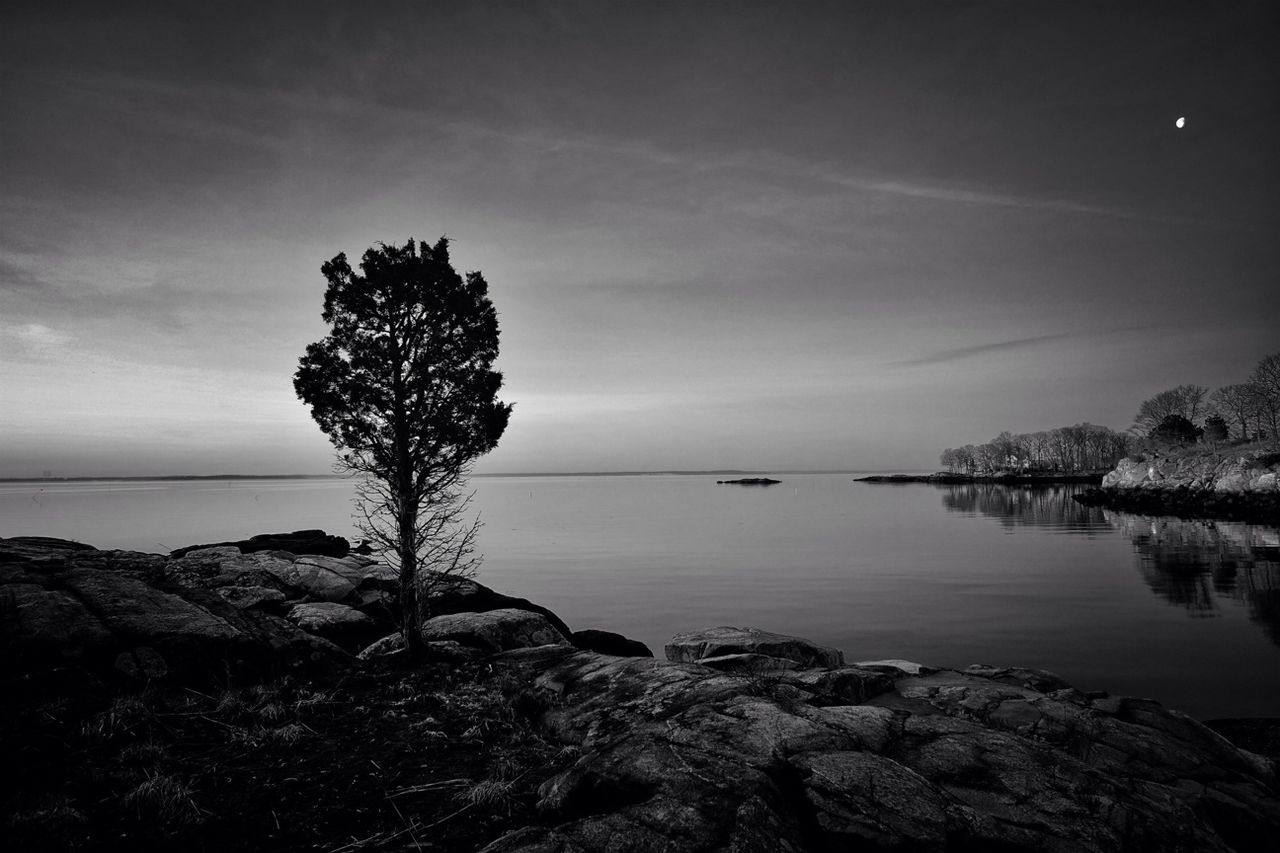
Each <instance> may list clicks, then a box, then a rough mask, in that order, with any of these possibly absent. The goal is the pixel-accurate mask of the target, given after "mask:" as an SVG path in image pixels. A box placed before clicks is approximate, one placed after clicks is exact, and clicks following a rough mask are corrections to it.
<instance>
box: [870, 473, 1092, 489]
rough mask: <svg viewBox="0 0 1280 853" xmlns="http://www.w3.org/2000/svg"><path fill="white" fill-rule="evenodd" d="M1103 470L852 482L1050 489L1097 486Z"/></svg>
mask: <svg viewBox="0 0 1280 853" xmlns="http://www.w3.org/2000/svg"><path fill="white" fill-rule="evenodd" d="M1105 474H1106V472H1105V471H1078V472H1072V473H1060V472H1056V471H1027V472H1014V471H996V472H994V473H991V474H959V473H955V472H952V471H938V472H937V473H934V474H873V475H871V476H869V477H857V478H855V479H854V482H855V483H889V484H893V483H936V484H940V485H950V484H963V483H998V484H1001V485H1040V486H1053V485H1060V484H1068V483H1084V484H1089V485H1097V484H1099V483H1101V482H1102V478H1103V476H1104V475H1105Z"/></svg>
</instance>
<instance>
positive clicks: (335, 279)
mask: <svg viewBox="0 0 1280 853" xmlns="http://www.w3.org/2000/svg"><path fill="white" fill-rule="evenodd" d="M321 272H322V273H323V274H324V276H325V278H326V279H327V280H328V287H327V289H326V290H325V294H324V312H323V314H322V317H323V318H324V321H325V322H326V323H328V324H329V325H330V332H329V334H328V335H327V336H326V337H324V338H323V339H321V340H320V341H317V342H316V343H313V344H310V345H309V346H308V347H307V352H306V355H304V356H303V357H302V358H301V359H299V366H298V371H297V373H296V374H295V375H294V379H293V384H294V388H295V390H296V391H297V393H298V397H299V398H301V399H302V400H303V402H305V403H306V404H307V405H309V406H310V407H311V415H312V417H313V418H315V421H316V423H318V424H319V425H320V428H321V429H322V430H323V431H324V432H325V434H326V435H328V437H329V440H330V441H331V442H332V443H333V445H334V446H335V447H336V448H337V450H338V459H339V465H340V467H341V468H343V469H344V470H346V471H348V472H351V473H354V474H357V475H359V476H360V482H359V485H358V487H357V506H358V508H359V513H360V518H359V520H358V522H357V524H358V526H359V527H360V530H361V532H362V533H363V534H364V535H365V536H367V537H369V538H370V539H372V540H373V541H374V542H375V543H376V544H377V545H378V546H379V547H381V549H382V550H383V552H384V554H385V555H386V557H387V559H388V560H389V561H390V562H391V563H392V564H393V565H394V566H396V567H397V568H398V569H399V574H400V606H401V614H402V616H401V621H402V627H403V629H404V637H405V642H406V645H407V647H408V648H409V650H410V652H411V653H413V652H416V651H417V650H418V649H419V647H420V643H421V639H420V635H419V632H418V630H417V628H418V626H419V625H420V624H421V622H422V620H423V619H424V618H426V617H427V616H428V615H429V614H428V613H427V607H428V606H429V605H428V602H429V595H428V592H429V590H426V589H424V590H421V591H422V593H423V594H421V595H419V592H420V587H423V586H424V585H425V584H426V583H427V582H428V581H429V579H431V578H437V577H439V576H440V575H445V576H447V575H459V574H462V575H465V574H470V573H472V572H474V570H475V567H476V565H477V564H478V557H477V556H476V554H475V539H476V533H477V531H478V529H479V520H478V519H477V520H476V521H474V522H471V523H469V524H468V523H467V522H466V520H465V515H466V509H467V506H468V504H469V502H470V499H471V496H470V494H467V493H465V491H464V488H465V484H466V479H467V476H468V475H469V473H470V469H471V463H472V462H473V460H474V459H475V458H476V457H478V456H480V455H482V454H484V453H487V452H488V451H490V450H492V449H493V448H494V447H495V446H496V445H497V442H498V439H499V438H500V437H501V436H502V433H503V431H504V430H505V429H506V427H507V422H508V420H509V418H510V415H511V406H510V405H507V404H505V403H503V402H502V401H500V400H499V399H498V397H497V395H498V391H499V389H500V388H501V386H502V374H501V373H499V372H497V371H495V370H493V369H492V364H493V361H494V359H495V358H497V355H498V318H497V312H495V311H494V308H493V304H492V303H491V302H490V301H489V297H488V290H489V286H488V283H487V282H485V280H484V277H483V276H482V275H481V274H480V273H478V272H470V273H467V274H466V276H465V277H463V276H460V275H459V274H458V273H457V272H456V271H455V270H454V268H453V266H452V265H451V264H450V263H449V243H448V240H447V239H446V238H444V237H441V238H440V240H439V242H437V243H436V244H435V246H432V247H428V246H427V245H426V244H425V243H424V244H421V245H417V244H415V243H414V241H413V240H409V241H408V243H406V244H405V245H404V246H394V245H386V244H379V245H378V246H375V247H373V248H370V249H369V250H367V251H366V252H365V253H364V257H363V258H362V259H361V261H360V272H359V273H356V272H354V271H353V270H352V269H351V267H350V265H349V264H348V263H347V257H346V255H345V254H340V255H338V256H337V257H336V258H334V259H333V260H331V261H329V262H328V263H326V264H325V265H324V266H322V267H321Z"/></svg>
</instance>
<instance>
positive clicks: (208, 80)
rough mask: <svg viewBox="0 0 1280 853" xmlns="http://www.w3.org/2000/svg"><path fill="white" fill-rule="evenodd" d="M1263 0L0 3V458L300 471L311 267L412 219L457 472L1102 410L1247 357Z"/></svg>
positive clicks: (20, 472)
mask: <svg viewBox="0 0 1280 853" xmlns="http://www.w3.org/2000/svg"><path fill="white" fill-rule="evenodd" d="M1277 8H1278V7H1277V6H1276V5H1275V4H1274V3H1231V2H1214V3H1179V2H1172V3H1159V4H1153V3H1124V2H1120V3H1057V2H996V3H972V2H949V3H945V4H942V3H916V2H893V3H889V2H848V3H808V2H776V3H775V2H737V3H728V2H699V3H685V2H643V3H641V2H627V3H623V2H588V0H583V2H520V3H515V2H484V3H407V2H406V3H360V4H356V3H325V2H315V3H306V4H298V3H288V4H285V3H271V2H255V3H252V4H240V3H221V2H219V3H200V4H195V3H182V2H178V3H150V4H137V3H130V2H112V3H91V4H83V6H81V7H79V8H77V7H76V6H75V5H73V4H41V5H35V4H26V3H16V4H15V3H8V4H6V5H5V8H4V11H2V12H0V69H2V73H0V115H3V116H4V118H3V119H0V476H9V477H15V476H38V475H40V474H41V473H42V472H43V471H44V470H50V471H52V472H53V473H54V474H55V475H61V476H77V475H85V476H112V475H148V474H183V473H194V474H212V473H261V472H267V471H269V472H294V473H324V472H327V471H328V470H329V465H330V462H331V460H332V450H331V448H330V446H329V445H328V443H327V441H326V440H325V439H324V437H323V436H322V434H321V433H320V431H319V429H318V428H317V427H316V426H315V424H314V423H313V422H312V421H311V419H310V416H309V413H308V411H307V410H306V408H305V407H304V406H303V405H302V404H301V403H300V402H298V401H297V399H296V398H295V396H294V393H293V389H292V384H291V377H292V373H293V371H294V369H295V367H296V363H297V358H298V356H299V355H301V354H302V352H303V350H304V348H305V346H306V344H307V343H309V342H310V341H313V340H316V339H318V338H319V337H321V336H322V335H323V334H324V332H325V329H324V326H323V324H322V322H321V320H320V308H321V300H322V295H323V288H324V280H323V278H322V277H321V275H320V272H319V267H320V265H321V263H323V262H324V261H326V260H328V259H329V258H331V257H333V256H334V255H336V254H337V253H338V252H346V253H347V254H348V256H350V257H352V258H353V259H354V258H357V257H358V256H359V255H360V254H361V253H362V252H363V250H364V249H365V248H367V247H368V246H370V245H372V244H373V243H375V242H379V241H386V242H403V241H404V240H405V239H406V238H409V237H414V238H418V239H426V240H431V241H434V240H435V239H436V238H438V237H439V236H440V235H442V234H447V235H448V236H449V237H450V238H451V239H452V240H453V249H452V254H453V260H454V262H455V265H457V266H458V267H459V268H461V269H465V270H474V269H478V270H481V271H483V273H484V274H485V276H486V278H487V279H488V280H489V283H490V288H491V296H492V298H493V301H494V304H495V305H496V307H497V309H498V311H499V313H500V318H501V324H502V355H501V357H500V360H499V367H500V368H501V369H502V370H503V372H504V373H505V375H506V380H507V383H506V388H505V392H504V394H503V397H504V399H506V400H508V401H510V402H514V403H515V413H514V416H513V419H512V422H511V425H510V427H509V429H508V431H507V434H506V436H505V437H504V438H503V440H502V442H501V444H500V445H499V447H498V449H497V450H495V451H494V452H493V453H492V454H490V456H488V457H486V458H485V459H484V460H483V461H482V463H481V465H480V466H479V468H478V470H479V471H480V472H489V473H493V472H531V471H598V470H669V469H717V468H736V469H748V470H792V469H922V468H933V467H935V466H936V465H937V456H938V453H939V451H940V450H941V449H942V448H944V447H949V446H955V445H960V444H964V443H967V442H981V441H986V440H988V439H990V438H991V437H992V436H994V435H995V434H996V433H998V432H999V431H1001V430H1004V429H1009V430H1013V431H1015V432H1021V431H1032V430H1038V429H1046V428H1050V427H1054V426H1060V425H1065V424H1071V423H1077V422H1081V421H1089V422H1093V423H1099V424H1105V425H1108V426H1112V427H1115V428H1124V427H1126V426H1128V424H1129V423H1130V422H1131V420H1132V417H1133V414H1134V412H1135V411H1136V409H1137V406H1138V404H1139V403H1140V402H1141V401H1142V400H1143V399H1144V398H1145V397H1148V396H1150V395H1151V394H1153V393H1155V392H1157V391H1160V390H1162V389H1164V388H1167V387H1170V386H1172V385H1177V384H1180V383H1186V382H1193V383H1198V384H1202V385H1207V386H1211V387H1216V386H1219V385H1223V384H1228V383H1232V382H1238V381H1242V380H1244V379H1245V378H1246V377H1247V375H1248V373H1249V371H1250V370H1251V369H1252V367H1253V365H1254V364H1256V363H1257V362H1258V361H1259V360H1260V359H1261V358H1262V357H1263V356H1265V355H1267V354H1269V353H1272V352H1277V351H1280V275H1278V273H1277V270H1278V269H1280V162H1278V152H1280V55H1278V54H1277V51H1276V50H1275V45H1276V44H1277V43H1278V40H1277V36H1280V27H1278V26H1277V24H1278V23H1280V21H1278V17H1277ZM1179 116H1185V117H1186V126H1185V127H1184V128H1182V129H1179V128H1177V127H1175V120H1176V119H1177V118H1178V117H1179Z"/></svg>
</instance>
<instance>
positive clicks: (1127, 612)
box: [0, 474, 1280, 718]
mask: <svg viewBox="0 0 1280 853" xmlns="http://www.w3.org/2000/svg"><path fill="white" fill-rule="evenodd" d="M780 479H782V480H783V481H784V482H783V483H782V484H781V485H777V486H772V487H769V488H759V487H755V488H752V487H740V486H717V485H715V478H714V477H703V476H680V475H655V476H618V477H497V478H478V479H476V480H475V481H474V485H475V488H476V492H477V495H476V504H477V506H478V507H479V508H480V509H481V511H482V512H483V516H484V520H485V528H484V531H483V535H482V542H481V547H482V549H483V551H484V553H485V555H486V560H485V564H484V567H483V568H482V570H481V574H480V580H481V581H483V582H484V583H486V584H488V585H489V586H492V587H494V588H496V589H498V590H500V591H502V592H507V593H510V594H514V595H520V596H524V597H527V598H530V599H533V600H535V601H538V602H540V603H542V604H545V605H547V606H548V607H550V608H552V609H553V610H555V611H556V612H557V613H559V614H560V615H561V616H563V617H564V619H565V620H566V621H567V622H568V623H569V624H570V625H571V626H573V627H574V628H591V627H597V628H606V629H609V630H614V631H618V632H621V633H623V634H626V635H628V636H631V637H635V638H637V639H640V640H643V641H644V642H646V643H647V644H649V646H650V647H652V648H653V649H654V650H655V652H657V653H658V654H659V655H661V647H662V645H663V643H665V641H666V640H667V639H668V638H669V637H670V636H671V635H672V634H674V633H676V632H678V631H684V630H691V629H696V628H702V627H708V626H713V625H753V626H757V627H761V628H766V629H769V630H773V631H779V632H783V633H789V634H798V635H801V636H805V637H809V638H811V639H813V640H816V641H818V642H821V643H826V644H829V645H832V646H836V647H839V648H841V649H844V651H845V654H846V657H847V658H848V659H850V660H865V659H873V658H885V657H897V658H908V659H913V660H919V661H923V662H927V663H932V664H939V665H944V666H965V665H967V664H970V663H977V662H981V663H992V664H1010V665H1012V664H1020V665H1025V666H1032V667H1039V668H1043V669H1049V670H1052V671H1054V672H1057V673H1058V674H1060V675H1062V676H1063V677H1065V678H1067V679H1068V680H1069V681H1071V682H1072V683H1074V684H1075V685H1076V686H1078V687H1080V688H1082V689H1086V690H1089V689H1106V690H1110V691H1112V692H1113V693H1125V694H1131V695H1139V696H1150V697H1154V698H1157V699H1159V700H1161V701H1162V702H1164V703H1165V704H1166V705H1169V706H1172V707H1176V708H1179V709H1182V710H1184V711H1187V712H1188V713H1191V714H1193V715H1195V716H1199V717H1202V718H1209V717H1215V716H1251V715H1268V716H1280V531H1278V530H1277V529H1275V528H1266V527H1257V526H1248V525H1241V524H1230V523H1217V524H1212V523H1200V522H1185V521H1177V520H1174V519H1148V518H1140V517H1136V516H1129V515H1124V514H1118V513H1110V512H1105V511H1102V510H1098V509H1089V508H1085V507H1082V506H1080V505H1079V504H1076V503H1075V502H1074V501H1072V500H1071V499H1070V495H1071V492H1072V489H1071V487H1058V488H1048V489H1022V488H1007V487H1000V486H983V487H975V486H949V487H935V486H932V485H905V486H892V485H871V484H865V483H855V482H852V477H851V475H818V474H811V475H783V476H781V477H780ZM350 497H351V486H350V484H349V483H347V482H345V481H342V480H294V481H233V482H208V481H204V482H147V483H137V482H130V483H122V482H118V483H64V484H0V536H17V535H44V536H59V537H64V538H74V539H78V540H80V541H83V542H88V543H89V544H92V545H96V546H97V547H99V548H129V549H136V550H142V551H160V552H164V551H168V550H170V549H172V548H177V547H179V546H182V545H188V544H193V543H199V542H211V541H217V540H222V539H239V538H243V537H245V536H248V535H251V534H253V533H259V532H266V531H283V530H294V529H298V528H304V527H322V528H324V529H326V530H328V531H329V532H332V533H339V534H343V535H347V536H349V537H352V536H353V531H352V526H351V521H350V516H351V509H350Z"/></svg>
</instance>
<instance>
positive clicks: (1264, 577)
mask: <svg viewBox="0 0 1280 853" xmlns="http://www.w3.org/2000/svg"><path fill="white" fill-rule="evenodd" d="M937 488H938V490H939V491H941V492H942V505H943V506H944V507H946V509H947V511H948V512H958V513H967V514H970V515H982V516H986V517H988V518H992V519H994V520H996V521H997V522H999V523H1000V525H1001V526H1002V527H1005V528H1006V529H1009V530H1013V529H1015V528H1017V527H1020V526H1033V527H1040V528H1044V529H1046V530H1049V531H1056V532H1060V533H1074V534H1081V533H1083V534H1084V535H1086V536H1092V535H1093V534H1094V533H1100V532H1108V533H1109V532H1111V531H1112V530H1115V531H1117V532H1119V533H1121V534H1122V535H1123V536H1124V537H1125V538H1127V539H1128V540H1129V541H1130V542H1132V543H1133V548H1134V552H1135V556H1136V557H1137V564H1138V571H1139V572H1141V574H1142V578H1143V580H1144V581H1146V584H1147V586H1148V588H1150V589H1151V591H1152V592H1153V593H1155V594H1156V595H1157V596H1159V597H1160V598H1163V599H1164V600H1165V601H1167V602H1168V603H1170V604H1173V605H1176V606H1178V607H1182V608H1184V609H1185V610H1186V611H1187V613H1188V614H1189V615H1191V616H1202V617H1212V616H1216V615H1218V613H1219V611H1220V609H1221V608H1220V606H1219V601H1220V600H1221V599H1224V598H1225V599H1229V600H1231V601H1235V602H1239V603H1240V604H1243V605H1244V606H1245V608H1246V609H1247V611H1248V614H1249V619H1250V620H1251V621H1253V622H1255V623H1257V624H1258V625H1260V626H1261V627H1262V630H1263V631H1265V632H1266V634H1267V636H1268V637H1269V638H1270V639H1271V641H1272V642H1273V643H1275V644H1276V645H1280V528H1277V527H1273V526H1270V525H1260V524H1247V523H1245V522H1242V521H1208V520H1195V519H1186V520H1184V519H1177V518H1170V517H1167V516H1160V517H1154V516H1143V515H1133V514H1130V513H1127V512H1118V511H1115V510H1110V509H1103V508H1102V507H1098V506H1088V505H1085V504H1083V503H1080V502H1079V501H1077V500H1075V496H1076V495H1077V494H1080V493H1081V492H1082V491H1083V489H1082V487H1080V486H1040V487H1034V486H1000V485H994V484H952V485H938V486H937Z"/></svg>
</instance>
